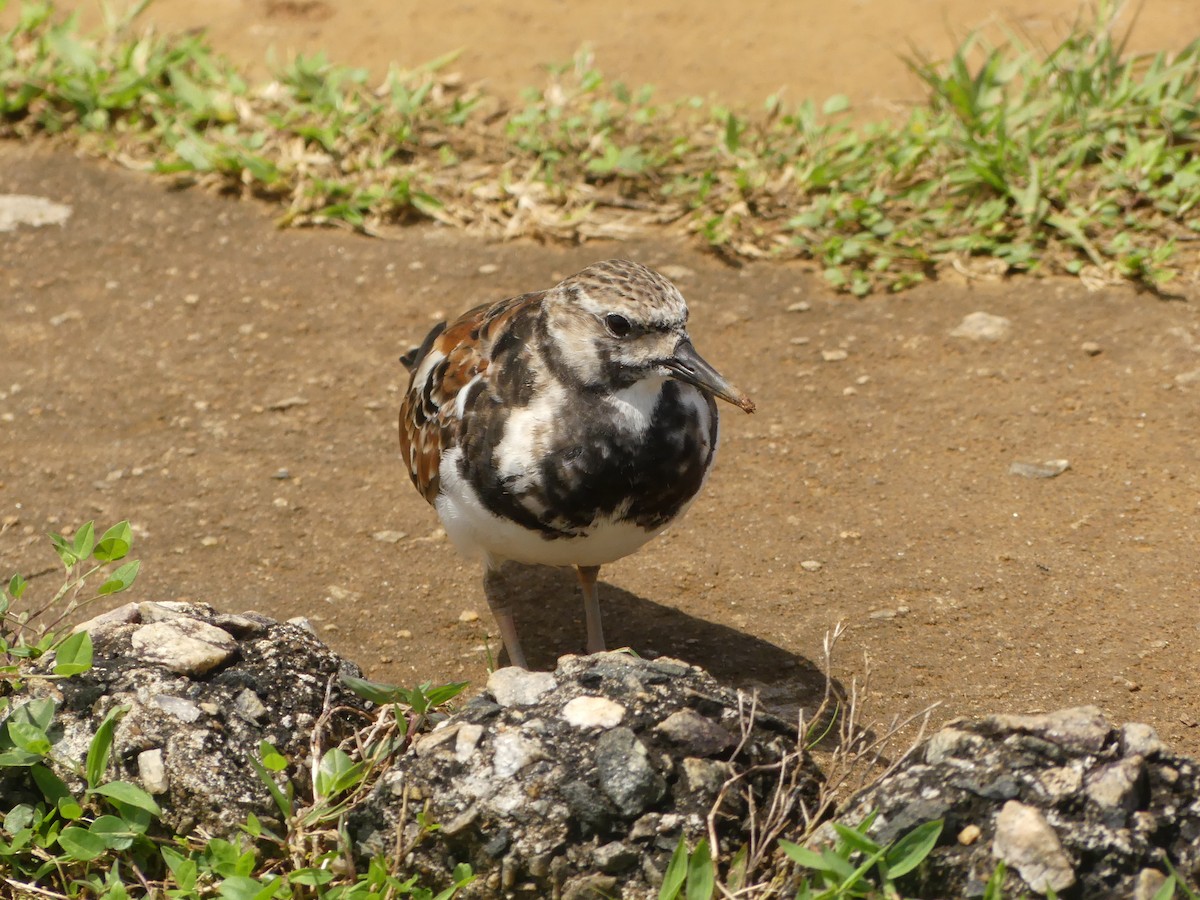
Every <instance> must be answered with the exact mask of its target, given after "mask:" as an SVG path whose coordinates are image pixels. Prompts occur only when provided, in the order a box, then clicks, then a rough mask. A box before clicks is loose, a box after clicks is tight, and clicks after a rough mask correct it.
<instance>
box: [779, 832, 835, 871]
mask: <svg viewBox="0 0 1200 900" xmlns="http://www.w3.org/2000/svg"><path fill="white" fill-rule="evenodd" d="M779 848H780V849H781V850H783V852H784V854H785V855H786V856H787V858H788V859H790V860H791V861H792V862H794V863H796V865H799V866H803V867H804V868H806V869H812V870H813V871H815V872H822V871H824V870H825V859H824V857H822V856H821V854H820V853H817V852H815V851H813V850H809V849H808V848H807V847H801V846H800V845H799V844H793V843H792V842H791V841H785V840H784V839H783V838H780V839H779Z"/></svg>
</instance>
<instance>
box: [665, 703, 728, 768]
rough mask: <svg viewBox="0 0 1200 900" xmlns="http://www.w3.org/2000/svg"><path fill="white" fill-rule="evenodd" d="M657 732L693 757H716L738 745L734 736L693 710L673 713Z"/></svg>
mask: <svg viewBox="0 0 1200 900" xmlns="http://www.w3.org/2000/svg"><path fill="white" fill-rule="evenodd" d="M655 730H656V731H660V732H662V733H663V734H665V735H666V736H667V737H668V738H670V739H671V741H672V742H674V743H675V744H678V745H679V746H680V747H681V748H682V749H683V750H684V751H686V752H687V753H688V754H690V755H691V756H716V755H717V754H718V753H721V752H723V751H725V750H728V749H729V748H730V747H732V746H733V745H734V744H736V743H737V740H736V738H734V736H733V735H732V734H730V733H729V732H728V731H726V730H725V729H724V728H722V727H721V726H720V725H718V724H717V723H716V722H714V721H713V720H712V719H708V718H705V717H704V716H702V715H700V714H699V713H698V712H696V711H695V710H693V709H681V710H679V711H678V712H673V713H671V715H669V716H667V717H666V718H665V719H663V720H662V721H661V722H659V723H658V725H656V726H655Z"/></svg>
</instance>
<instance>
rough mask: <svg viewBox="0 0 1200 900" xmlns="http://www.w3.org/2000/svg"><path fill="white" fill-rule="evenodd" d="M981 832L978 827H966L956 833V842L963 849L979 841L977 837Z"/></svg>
mask: <svg viewBox="0 0 1200 900" xmlns="http://www.w3.org/2000/svg"><path fill="white" fill-rule="evenodd" d="M981 834H983V831H982V830H981V829H980V828H979V826H978V825H967V826H966V827H965V828H963V830H962V831H960V832H959V833H958V842H959V843H960V844H962V845H963V846H964V847H970V846H971V845H972V844H973V843H975V842H976V841H977V840H979V836H980V835H981Z"/></svg>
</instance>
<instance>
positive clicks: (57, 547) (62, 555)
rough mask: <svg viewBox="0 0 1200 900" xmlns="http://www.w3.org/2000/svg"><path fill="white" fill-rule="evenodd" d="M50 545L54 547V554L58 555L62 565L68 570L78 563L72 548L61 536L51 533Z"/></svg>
mask: <svg viewBox="0 0 1200 900" xmlns="http://www.w3.org/2000/svg"><path fill="white" fill-rule="evenodd" d="M50 543H52V544H53V545H54V552H55V553H57V554H58V558H59V559H61V560H62V564H63V565H64V566H66V567H67V568H68V569H69V568H71V567H72V566H73V565H75V563H77V562H79V557H78V556H76V555H75V550H74V546H73V545H72V544H71V542H70V541H68V540H67V539H66V538H65V537H63V536H62V535H61V534H58V533H57V532H54V531H51V532H50Z"/></svg>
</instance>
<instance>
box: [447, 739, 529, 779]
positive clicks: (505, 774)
mask: <svg viewBox="0 0 1200 900" xmlns="http://www.w3.org/2000/svg"><path fill="white" fill-rule="evenodd" d="M457 749H458V748H457V746H456V747H455V751H456V752H455V755H456V756H457ZM545 758H546V754H545V753H544V752H543V751H542V749H541V747H540V746H539V745H538V744H537V742H536V741H531V740H529V739H528V738H525V737H524V736H522V735H521V734H520V733H518V732H512V731H508V732H503V733H501V734H498V735H496V739H495V741H493V742H492V769H493V771H494V773H495V775H496V777H497V778H511V777H512V776H513V775H516V774H517V773H518V772H520V771H521V770H522V769H523V768H525V767H526V766H527V765H529V764H530V763H532V762H535V761H536V760H539V759H545Z"/></svg>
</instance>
